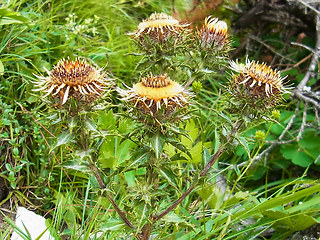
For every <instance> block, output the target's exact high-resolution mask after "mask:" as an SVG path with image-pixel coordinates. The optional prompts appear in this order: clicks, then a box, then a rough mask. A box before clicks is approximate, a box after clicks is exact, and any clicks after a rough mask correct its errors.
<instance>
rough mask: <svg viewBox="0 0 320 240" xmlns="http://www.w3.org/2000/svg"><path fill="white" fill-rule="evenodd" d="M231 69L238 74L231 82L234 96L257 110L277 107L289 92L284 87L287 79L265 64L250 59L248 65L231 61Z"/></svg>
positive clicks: (247, 61)
mask: <svg viewBox="0 0 320 240" xmlns="http://www.w3.org/2000/svg"><path fill="white" fill-rule="evenodd" d="M230 68H231V69H232V70H233V71H235V72H237V73H236V74H233V75H232V80H231V86H232V92H233V95H234V96H236V97H237V98H238V99H239V100H243V101H245V103H246V104H248V105H249V106H251V107H254V108H256V109H257V110H261V109H267V108H270V107H273V106H276V105H277V104H278V103H279V102H280V100H281V99H282V94H283V93H286V92H287V90H288V88H286V87H285V86H284V85H283V80H284V79H285V78H286V77H281V76H280V72H279V71H277V70H273V69H271V68H270V67H269V66H267V65H266V64H265V63H258V62H255V61H250V60H249V59H247V60H246V64H239V63H238V62H234V61H231V62H230Z"/></svg>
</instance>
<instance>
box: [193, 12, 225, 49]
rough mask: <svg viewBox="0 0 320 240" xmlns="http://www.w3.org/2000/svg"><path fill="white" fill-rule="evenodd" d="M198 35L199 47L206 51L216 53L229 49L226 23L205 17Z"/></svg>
mask: <svg viewBox="0 0 320 240" xmlns="http://www.w3.org/2000/svg"><path fill="white" fill-rule="evenodd" d="M198 35H199V41H200V44H201V47H204V48H205V49H206V50H207V51H215V52H218V51H221V50H228V49H229V48H230V46H229V45H230V41H229V37H228V26H227V23H226V22H225V21H222V20H219V19H218V18H213V17H211V16H209V17H207V18H206V19H205V20H204V24H203V26H202V27H201V29H200V30H199V33H198Z"/></svg>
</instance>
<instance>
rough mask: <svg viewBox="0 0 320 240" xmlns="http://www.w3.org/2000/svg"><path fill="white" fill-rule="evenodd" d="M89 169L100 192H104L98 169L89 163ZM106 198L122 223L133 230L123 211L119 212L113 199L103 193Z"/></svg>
mask: <svg viewBox="0 0 320 240" xmlns="http://www.w3.org/2000/svg"><path fill="white" fill-rule="evenodd" d="M90 168H91V169H92V171H93V173H94V176H95V178H96V179H97V181H98V183H99V186H100V188H101V189H102V190H104V189H105V188H106V185H105V184H104V182H103V181H102V178H101V176H100V174H99V170H98V168H97V167H96V166H95V165H94V164H93V163H92V162H91V161H90ZM105 195H106V197H107V198H108V200H109V202H110V203H111V205H112V206H113V207H114V209H115V210H116V212H117V213H118V214H119V216H120V217H121V219H122V221H123V222H124V223H125V224H126V225H127V226H128V227H129V228H132V229H135V226H133V224H132V223H131V222H130V221H129V219H128V218H127V217H126V215H125V214H124V212H123V211H121V209H120V208H119V206H118V205H117V203H116V202H115V201H114V200H113V198H112V197H111V196H110V194H109V193H107V192H105Z"/></svg>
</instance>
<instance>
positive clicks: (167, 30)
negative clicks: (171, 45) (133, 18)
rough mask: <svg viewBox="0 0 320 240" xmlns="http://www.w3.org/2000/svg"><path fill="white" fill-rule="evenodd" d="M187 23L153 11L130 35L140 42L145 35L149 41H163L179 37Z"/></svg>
mask: <svg viewBox="0 0 320 240" xmlns="http://www.w3.org/2000/svg"><path fill="white" fill-rule="evenodd" d="M188 25H189V24H180V23H179V21H178V20H177V19H174V18H173V17H171V16H169V15H167V14H165V13H153V14H151V16H150V17H149V18H147V19H145V20H143V21H142V22H141V23H140V24H139V25H138V30H136V31H135V32H134V33H131V34H130V35H133V36H134V38H137V39H138V40H139V41H140V42H142V43H143V42H144V41H145V39H144V38H145V36H148V37H149V39H150V40H151V41H154V42H158V43H164V42H166V41H167V40H168V39H169V38H170V37H173V38H179V35H180V34H181V32H182V31H184V30H186V27H187V26H188Z"/></svg>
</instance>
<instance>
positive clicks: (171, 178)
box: [157, 168, 178, 190]
mask: <svg viewBox="0 0 320 240" xmlns="http://www.w3.org/2000/svg"><path fill="white" fill-rule="evenodd" d="M157 170H158V172H159V173H160V174H161V175H162V176H163V177H164V178H166V179H167V181H168V182H169V184H170V185H171V186H173V187H175V188H176V189H177V190H178V186H177V182H176V176H175V175H174V173H173V172H172V170H171V169H169V168H168V169H166V168H158V169H157Z"/></svg>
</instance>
